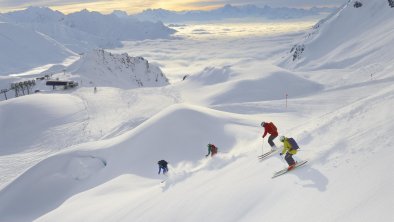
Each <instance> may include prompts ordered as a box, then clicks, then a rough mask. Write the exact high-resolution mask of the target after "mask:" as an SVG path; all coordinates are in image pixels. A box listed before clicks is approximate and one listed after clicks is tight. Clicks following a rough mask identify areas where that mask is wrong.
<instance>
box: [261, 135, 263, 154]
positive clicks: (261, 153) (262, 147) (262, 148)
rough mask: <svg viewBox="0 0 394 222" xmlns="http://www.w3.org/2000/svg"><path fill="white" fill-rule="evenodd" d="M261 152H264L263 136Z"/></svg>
mask: <svg viewBox="0 0 394 222" xmlns="http://www.w3.org/2000/svg"><path fill="white" fill-rule="evenodd" d="M261 154H264V138H263V143H262V144H261Z"/></svg>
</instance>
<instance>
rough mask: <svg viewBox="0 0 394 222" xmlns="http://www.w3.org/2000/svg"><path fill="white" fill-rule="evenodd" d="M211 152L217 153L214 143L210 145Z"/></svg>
mask: <svg viewBox="0 0 394 222" xmlns="http://www.w3.org/2000/svg"><path fill="white" fill-rule="evenodd" d="M211 152H212V153H217V152H218V148H217V147H216V146H215V145H213V144H212V145H211Z"/></svg>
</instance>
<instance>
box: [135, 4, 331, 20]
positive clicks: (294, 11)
mask: <svg viewBox="0 0 394 222" xmlns="http://www.w3.org/2000/svg"><path fill="white" fill-rule="evenodd" d="M335 10H336V8H326V7H324V8H316V7H314V8H311V9H298V8H287V7H281V8H272V7H270V6H264V7H263V8H260V7H257V6H255V5H244V6H232V5H230V4H227V5H225V6H223V7H221V8H218V9H214V10H210V11H199V10H197V11H196V10H195V11H183V12H176V11H169V10H165V9H147V10H145V11H143V12H141V13H138V14H135V15H133V16H134V17H135V18H138V19H140V20H146V21H162V22H185V21H209V20H222V19H235V18H263V19H294V18H302V17H307V16H313V15H319V14H321V13H331V12H333V11H335Z"/></svg>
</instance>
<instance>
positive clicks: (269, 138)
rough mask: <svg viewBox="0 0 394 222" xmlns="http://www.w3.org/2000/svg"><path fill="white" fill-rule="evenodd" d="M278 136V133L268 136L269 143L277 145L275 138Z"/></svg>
mask: <svg viewBox="0 0 394 222" xmlns="http://www.w3.org/2000/svg"><path fill="white" fill-rule="evenodd" d="M277 136H278V135H276V136H274V135H270V137H268V143H269V144H270V146H271V147H273V146H275V143H274V139H275V138H276V137H277Z"/></svg>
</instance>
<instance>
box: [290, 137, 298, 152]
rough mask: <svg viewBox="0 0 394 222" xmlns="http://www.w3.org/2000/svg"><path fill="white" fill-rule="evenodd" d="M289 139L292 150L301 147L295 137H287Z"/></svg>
mask: <svg viewBox="0 0 394 222" xmlns="http://www.w3.org/2000/svg"><path fill="white" fill-rule="evenodd" d="M287 141H288V142H289V143H290V145H291V149H292V150H298V149H299V148H300V147H299V146H298V144H297V142H296V141H295V140H294V139H293V138H287Z"/></svg>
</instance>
